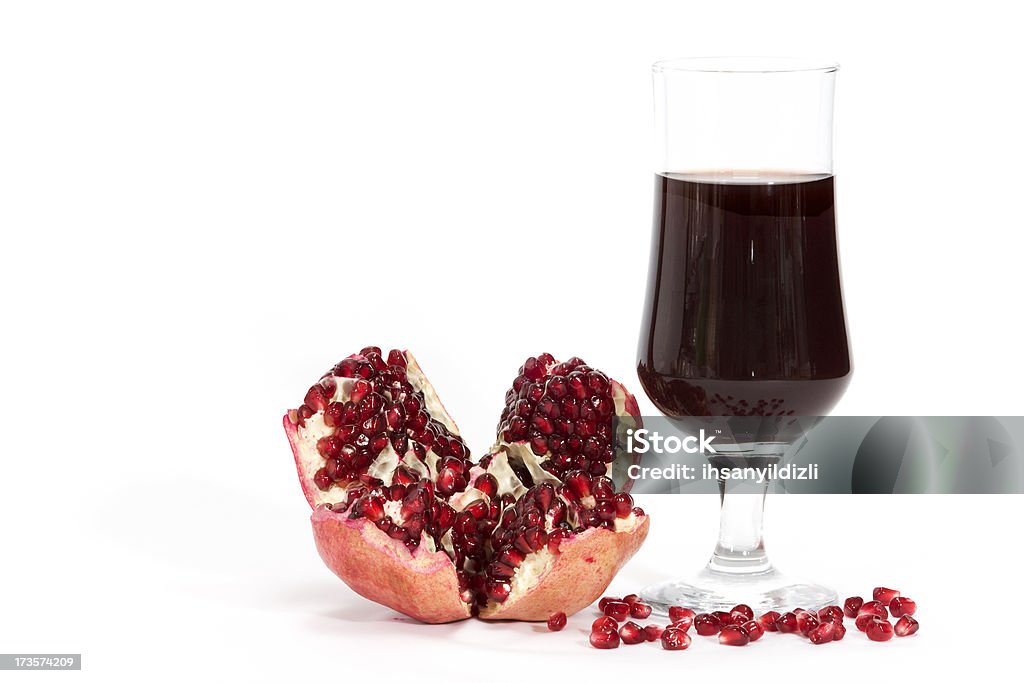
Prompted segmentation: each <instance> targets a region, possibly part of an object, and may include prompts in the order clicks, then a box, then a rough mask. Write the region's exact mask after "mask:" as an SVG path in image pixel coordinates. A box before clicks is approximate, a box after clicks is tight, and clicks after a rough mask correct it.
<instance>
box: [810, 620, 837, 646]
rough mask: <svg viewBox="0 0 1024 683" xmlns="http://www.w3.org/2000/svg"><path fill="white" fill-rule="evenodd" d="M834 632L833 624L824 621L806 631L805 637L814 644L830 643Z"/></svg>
mask: <svg viewBox="0 0 1024 683" xmlns="http://www.w3.org/2000/svg"><path fill="white" fill-rule="evenodd" d="M835 633H836V626H835V624H833V623H832V622H831V621H826V622H823V623H820V624H818V625H817V626H815V627H814V628H812V629H811V630H810V631H809V632H808V634H807V638H808V639H809V640H810V641H811V642H812V643H814V644H815V645H822V644H824V643H831V642H832V639H833V638H834V637H835Z"/></svg>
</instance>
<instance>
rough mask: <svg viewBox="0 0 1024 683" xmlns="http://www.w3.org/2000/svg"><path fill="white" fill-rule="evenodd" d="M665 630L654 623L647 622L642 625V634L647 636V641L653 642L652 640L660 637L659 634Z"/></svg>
mask: <svg viewBox="0 0 1024 683" xmlns="http://www.w3.org/2000/svg"><path fill="white" fill-rule="evenodd" d="M664 632H665V629H664V627H662V626H657V625H655V624H648V625H647V626H644V636H646V637H647V642H649V643H653V642H654V641H656V640H658V639H659V638H661V634H662V633H664Z"/></svg>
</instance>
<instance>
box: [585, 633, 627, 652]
mask: <svg viewBox="0 0 1024 683" xmlns="http://www.w3.org/2000/svg"><path fill="white" fill-rule="evenodd" d="M619 640H620V638H619V632H618V631H591V632H590V644H591V645H592V646H593V647H596V648H597V649H598V650H614V649H615V648H617V647H618V646H619Z"/></svg>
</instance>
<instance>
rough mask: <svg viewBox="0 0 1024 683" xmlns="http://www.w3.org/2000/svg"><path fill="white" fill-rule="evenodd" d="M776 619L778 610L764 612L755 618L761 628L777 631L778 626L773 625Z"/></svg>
mask: <svg viewBox="0 0 1024 683" xmlns="http://www.w3.org/2000/svg"><path fill="white" fill-rule="evenodd" d="M778 619H779V613H778V612H775V611H771V612H765V613H764V614H762V615H761V616H759V617H758V618H757V623H759V624H761V628H762V629H764V630H765V631H778V630H779V627H778V626H776V625H775V622H776V621H778Z"/></svg>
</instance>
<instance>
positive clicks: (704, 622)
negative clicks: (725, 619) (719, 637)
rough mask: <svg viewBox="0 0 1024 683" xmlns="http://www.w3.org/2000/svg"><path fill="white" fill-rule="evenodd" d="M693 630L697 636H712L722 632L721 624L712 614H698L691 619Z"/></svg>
mask: <svg viewBox="0 0 1024 683" xmlns="http://www.w3.org/2000/svg"><path fill="white" fill-rule="evenodd" d="M693 630H694V631H696V632H697V635H701V636H713V635H715V634H716V633H718V632H719V631H721V630H722V622H721V621H720V620H719V619H718V617H716V616H715V615H714V614H698V615H697V616H695V617H694V618H693Z"/></svg>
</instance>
